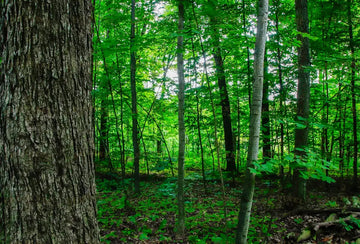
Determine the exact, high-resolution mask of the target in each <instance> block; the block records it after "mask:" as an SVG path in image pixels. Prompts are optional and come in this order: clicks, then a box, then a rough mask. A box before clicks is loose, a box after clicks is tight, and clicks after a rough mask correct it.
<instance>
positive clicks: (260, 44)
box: [236, 0, 269, 244]
mask: <svg viewBox="0 0 360 244" xmlns="http://www.w3.org/2000/svg"><path fill="white" fill-rule="evenodd" d="M268 8H269V2H268V0H259V10H258V19H257V33H256V43H255V59H254V84H253V95H252V102H251V110H250V134H249V148H248V155H247V163H246V172H245V179H244V189H243V193H242V196H241V203H240V212H239V222H238V226H237V229H236V243H241V244H243V243H247V235H248V230H249V223H250V214H251V207H252V202H253V196H254V188H255V174H254V173H252V172H251V171H250V169H252V168H254V164H253V163H254V161H256V160H257V158H258V152H259V137H260V122H261V104H262V96H263V80H264V56H265V43H266V30H267V20H268Z"/></svg>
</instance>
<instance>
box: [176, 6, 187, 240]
mask: <svg viewBox="0 0 360 244" xmlns="http://www.w3.org/2000/svg"><path fill="white" fill-rule="evenodd" d="M178 9H179V23H178V31H179V36H178V39H177V71H178V77H179V94H178V99H179V111H178V117H179V158H178V189H177V200H178V223H177V234H178V235H179V237H181V238H183V239H184V238H185V200H184V162H185V120H184V109H185V77H184V58H183V51H184V43H183V42H184V37H183V33H182V32H183V30H184V12H185V10H184V4H183V1H182V0H180V1H179V5H178Z"/></svg>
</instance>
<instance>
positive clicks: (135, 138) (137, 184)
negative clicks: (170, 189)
mask: <svg viewBox="0 0 360 244" xmlns="http://www.w3.org/2000/svg"><path fill="white" fill-rule="evenodd" d="M135 55H136V54H135V0H131V34H130V83H131V112H132V141H133V148H134V174H135V175H134V180H135V184H134V188H135V193H140V171H139V162H140V146H139V144H140V142H139V141H140V140H139V130H138V129H139V128H138V111H137V98H136V79H135V75H136V56H135Z"/></svg>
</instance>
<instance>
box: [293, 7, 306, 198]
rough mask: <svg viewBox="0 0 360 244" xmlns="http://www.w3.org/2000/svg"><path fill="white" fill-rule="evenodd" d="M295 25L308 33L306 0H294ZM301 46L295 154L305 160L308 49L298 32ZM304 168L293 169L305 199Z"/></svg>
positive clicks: (296, 183)
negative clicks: (298, 125)
mask: <svg viewBox="0 0 360 244" xmlns="http://www.w3.org/2000/svg"><path fill="white" fill-rule="evenodd" d="M295 9H296V26H297V30H298V31H299V32H301V33H309V19H308V8H307V0H296V1H295ZM297 38H298V40H299V41H300V42H301V46H300V47H299V48H298V91H297V113H296V120H297V122H298V123H299V124H303V126H301V127H297V128H296V129H295V155H296V156H297V158H299V160H305V158H304V157H305V154H306V151H305V150H306V147H307V146H308V134H309V126H308V121H307V120H308V118H309V111H310V72H309V66H310V51H309V38H308V37H306V36H303V35H301V34H298V36H297ZM303 170H306V169H305V168H303V167H299V166H297V168H295V170H294V186H295V189H294V190H295V192H294V193H295V195H296V196H297V197H298V198H299V199H301V200H304V201H305V196H306V181H305V179H304V178H303V177H301V173H300V172H301V171H303Z"/></svg>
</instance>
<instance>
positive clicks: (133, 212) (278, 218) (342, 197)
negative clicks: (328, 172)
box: [97, 172, 360, 244]
mask: <svg viewBox="0 0 360 244" xmlns="http://www.w3.org/2000/svg"><path fill="white" fill-rule="evenodd" d="M211 178H213V179H214V180H211ZM208 179H209V180H207V181H206V186H205V189H204V185H203V181H202V178H201V176H200V175H199V174H198V173H196V172H192V173H190V174H188V175H187V177H186V178H185V185H186V187H185V197H186V198H185V201H186V202H185V204H186V206H185V208H186V231H187V236H186V240H185V241H183V240H180V239H179V238H177V236H176V231H175V226H176V210H177V205H176V178H174V177H165V176H162V175H149V176H147V175H142V177H141V194H139V195H137V196H136V195H134V194H133V191H132V189H131V185H132V184H131V180H130V179H125V180H124V181H121V177H120V176H119V175H117V174H115V173H111V174H110V173H98V174H97V189H98V194H97V199H98V220H99V226H100V231H101V233H100V234H101V239H102V242H104V243H234V236H235V229H236V225H237V216H238V211H239V206H240V196H241V188H242V187H241V184H240V183H235V184H233V183H232V182H231V181H230V180H229V181H227V180H225V182H226V184H225V191H226V192H225V196H224V194H223V192H222V190H221V189H222V188H221V185H220V182H219V181H218V180H215V179H216V178H215V176H213V177H211V175H210V176H208ZM347 183H349V181H346V180H343V181H341V182H340V180H337V182H336V183H332V184H328V183H325V182H320V181H316V180H311V181H309V182H308V186H307V187H308V200H307V202H306V204H305V205H304V206H302V207H301V208H299V207H297V208H295V207H294V206H296V205H297V204H296V202H295V200H294V199H293V198H292V197H290V195H291V194H290V193H289V192H290V190H289V189H286V186H285V187H283V189H281V187H280V185H281V184H280V181H279V179H277V178H274V177H258V178H257V182H256V189H255V194H254V204H253V209H252V215H251V223H250V228H249V235H248V238H249V243H356V244H358V243H360V239H359V238H360V193H359V192H357V193H354V192H351V191H348V190H347V189H346V188H347V187H346V186H347V185H349V184H347ZM224 210H225V211H224ZM225 213H226V214H225Z"/></svg>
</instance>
